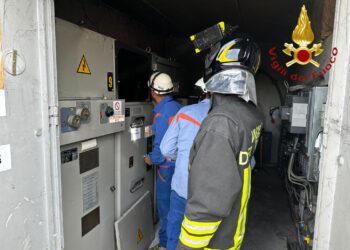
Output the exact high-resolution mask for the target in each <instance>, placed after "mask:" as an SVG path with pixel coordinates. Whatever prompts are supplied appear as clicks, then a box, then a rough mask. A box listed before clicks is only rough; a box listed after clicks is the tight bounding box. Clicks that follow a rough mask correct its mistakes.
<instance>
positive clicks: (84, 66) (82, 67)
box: [77, 55, 91, 75]
mask: <svg viewBox="0 0 350 250" xmlns="http://www.w3.org/2000/svg"><path fill="white" fill-rule="evenodd" d="M77 73H81V74H87V75H91V71H90V68H89V65H88V63H87V61H86V58H85V56H84V55H83V57H82V58H81V60H80V63H79V67H78V70H77Z"/></svg>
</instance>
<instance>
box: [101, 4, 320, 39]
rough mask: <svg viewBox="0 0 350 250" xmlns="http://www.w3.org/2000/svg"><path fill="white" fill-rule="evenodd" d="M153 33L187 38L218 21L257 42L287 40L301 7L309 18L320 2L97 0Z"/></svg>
mask: <svg viewBox="0 0 350 250" xmlns="http://www.w3.org/2000/svg"><path fill="white" fill-rule="evenodd" d="M100 1H102V3H103V4H105V5H108V6H110V7H112V8H114V9H117V10H119V11H121V12H124V13H126V14H127V15H129V16H131V17H132V18H134V19H136V20H137V21H139V22H141V23H143V24H145V25H146V26H148V27H149V28H150V29H151V30H153V31H154V32H157V33H160V34H162V35H166V36H171V37H188V36H189V35H192V34H194V33H197V32H199V31H201V30H203V29H205V28H207V27H209V26H211V25H213V24H215V23H217V22H219V21H226V22H228V23H230V24H231V25H237V24H238V25H239V26H240V28H241V30H242V31H244V32H246V33H249V34H251V35H252V36H253V37H255V39H256V40H257V41H259V42H266V43H276V42H284V41H288V40H290V38H291V33H292V31H293V29H294V27H295V25H296V23H297V19H298V16H299V13H300V9H301V6H302V5H303V4H305V5H306V8H307V9H308V14H309V16H310V18H311V17H312V15H313V13H312V12H313V10H314V6H316V5H315V3H316V1H317V2H318V4H319V3H320V1H321V0H265V1H263V0H216V1H213V0H166V1H165V0H100Z"/></svg>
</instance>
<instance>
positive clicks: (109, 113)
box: [105, 106, 114, 117]
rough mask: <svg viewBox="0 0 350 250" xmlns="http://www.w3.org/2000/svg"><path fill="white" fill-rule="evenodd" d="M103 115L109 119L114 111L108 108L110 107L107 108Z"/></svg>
mask: <svg viewBox="0 0 350 250" xmlns="http://www.w3.org/2000/svg"><path fill="white" fill-rule="evenodd" d="M105 115H106V116H107V117H110V116H112V115H114V110H113V108H112V107H110V106H107V108H106V111H105Z"/></svg>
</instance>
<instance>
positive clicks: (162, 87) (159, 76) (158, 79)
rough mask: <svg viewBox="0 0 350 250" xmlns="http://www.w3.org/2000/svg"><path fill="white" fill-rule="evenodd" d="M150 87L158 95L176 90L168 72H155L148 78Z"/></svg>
mask: <svg viewBox="0 0 350 250" xmlns="http://www.w3.org/2000/svg"><path fill="white" fill-rule="evenodd" d="M148 87H149V88H150V89H152V90H153V91H154V92H155V93H156V94H158V95H166V94H169V93H172V92H174V85H173V82H172V81H171V78H170V76H169V75H168V74H165V73H161V72H155V73H153V74H152V75H151V77H150V78H149V80H148Z"/></svg>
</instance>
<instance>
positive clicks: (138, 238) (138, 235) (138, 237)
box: [137, 228, 143, 244]
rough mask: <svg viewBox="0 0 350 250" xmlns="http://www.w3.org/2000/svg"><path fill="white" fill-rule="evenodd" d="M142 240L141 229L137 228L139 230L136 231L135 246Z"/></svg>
mask: <svg viewBox="0 0 350 250" xmlns="http://www.w3.org/2000/svg"><path fill="white" fill-rule="evenodd" d="M142 239H143V234H142V231H141V229H140V228H139V230H137V244H139V243H140V241H141V240H142Z"/></svg>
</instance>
